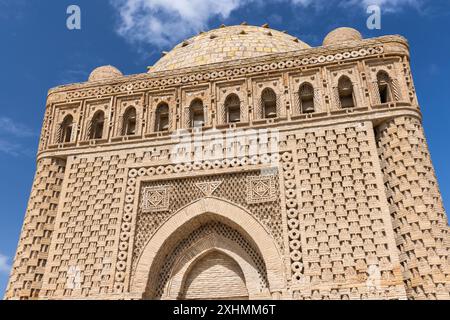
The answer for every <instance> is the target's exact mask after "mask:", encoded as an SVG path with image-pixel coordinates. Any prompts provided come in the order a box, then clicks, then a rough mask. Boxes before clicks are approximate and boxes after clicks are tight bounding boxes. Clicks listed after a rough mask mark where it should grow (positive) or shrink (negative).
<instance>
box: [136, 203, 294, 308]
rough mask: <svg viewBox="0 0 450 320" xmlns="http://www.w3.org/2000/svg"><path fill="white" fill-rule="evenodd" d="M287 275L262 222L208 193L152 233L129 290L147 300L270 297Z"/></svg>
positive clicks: (281, 285) (138, 262) (240, 208)
mask: <svg viewBox="0 0 450 320" xmlns="http://www.w3.org/2000/svg"><path fill="white" fill-rule="evenodd" d="M220 270H221V271H220ZM219 271H220V272H219ZM218 274H220V275H221V276H222V277H223V278H222V279H221V280H222V281H221V283H222V286H221V287H220V288H219V287H217V285H218V284H219V283H220V282H217V281H216V279H217V278H219V277H218V276H217V275H218ZM206 279H209V280H206ZM285 279H286V278H285V275H284V265H283V260H282V258H281V254H280V252H279V249H278V247H277V245H276V244H275V240H274V239H273V238H272V236H271V235H270V234H269V233H268V231H267V230H265V228H264V227H263V226H262V224H261V223H260V222H259V221H257V220H256V219H255V218H254V217H253V216H252V215H251V214H250V213H249V212H248V211H246V210H245V209H243V208H242V207H240V206H238V205H236V204H233V203H230V202H229V201H227V200H222V199H217V198H213V197H209V198H204V199H200V200H197V201H195V202H193V203H191V204H190V205H188V206H186V207H185V208H183V209H181V210H179V211H178V212H177V213H176V214H175V215H174V216H172V217H171V218H170V219H169V220H168V221H167V222H165V224H164V225H162V226H161V228H160V229H159V230H158V231H157V232H156V234H155V235H153V236H152V238H151V239H150V240H149V241H148V243H147V245H146V246H145V248H144V250H143V252H142V254H141V256H140V257H139V258H138V261H137V265H136V269H135V273H134V276H133V278H132V281H131V286H130V293H132V294H133V295H139V294H141V295H142V297H143V298H144V299H246V298H248V299H266V298H270V297H271V292H273V291H277V292H280V291H283V290H284V288H285V281H286V280H285ZM202 283H203V286H202ZM224 283H228V284H229V285H230V287H229V288H228V290H223V289H224V288H226V286H224V285H223V284H224ZM214 288H217V289H214Z"/></svg>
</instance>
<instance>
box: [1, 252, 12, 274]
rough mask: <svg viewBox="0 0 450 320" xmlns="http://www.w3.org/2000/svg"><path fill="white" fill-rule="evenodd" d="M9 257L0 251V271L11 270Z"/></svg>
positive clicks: (7, 271) (6, 271)
mask: <svg viewBox="0 0 450 320" xmlns="http://www.w3.org/2000/svg"><path fill="white" fill-rule="evenodd" d="M8 260H9V258H8V257H7V256H5V255H3V254H1V253H0V273H6V274H8V273H9V272H10V270H11V266H10V265H9V263H8Z"/></svg>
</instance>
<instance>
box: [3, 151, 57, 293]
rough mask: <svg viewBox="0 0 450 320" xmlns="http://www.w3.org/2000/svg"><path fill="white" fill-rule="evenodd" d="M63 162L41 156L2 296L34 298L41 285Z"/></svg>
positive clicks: (55, 211)
mask: <svg viewBox="0 0 450 320" xmlns="http://www.w3.org/2000/svg"><path fill="white" fill-rule="evenodd" d="M65 166H66V162H65V160H61V159H56V158H45V159H41V160H39V161H38V163H37V169H36V175H35V178H34V182H33V187H32V190H31V195H30V200H29V202H28V208H27V211H26V215H25V220H24V223H23V227H22V232H21V236H20V240H19V245H18V248H17V253H16V257H15V259H14V263H13V268H12V271H11V277H10V280H9V284H8V287H7V290H6V294H5V299H22V300H26V299H37V297H38V296H39V291H40V289H41V286H42V278H43V275H44V269H45V265H46V263H47V258H48V250H49V247H50V241H51V236H52V233H53V228H54V221H55V217H56V213H57V207H58V201H59V195H60V191H61V185H62V182H63V179H64V171H65Z"/></svg>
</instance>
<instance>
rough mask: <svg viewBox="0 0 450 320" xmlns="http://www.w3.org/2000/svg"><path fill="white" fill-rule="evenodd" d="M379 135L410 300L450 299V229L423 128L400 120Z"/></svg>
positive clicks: (383, 127) (384, 127) (416, 122)
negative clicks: (449, 233) (449, 241)
mask: <svg viewBox="0 0 450 320" xmlns="http://www.w3.org/2000/svg"><path fill="white" fill-rule="evenodd" d="M377 133H378V138H377V142H378V151H379V154H380V162H381V165H382V169H383V172H384V174H385V184H386V193H387V196H388V201H389V205H390V213H391V216H392V221H393V225H394V231H395V235H396V242H397V246H398V249H399V251H400V261H401V265H402V273H403V277H404V279H405V285H406V289H407V293H408V297H409V298H413V299H449V298H450V296H449V292H450V264H449V259H450V258H449V243H448V237H449V236H448V232H449V228H448V223H447V219H446V216H445V212H444V208H443V205H442V201H441V197H440V193H439V189H438V185H437V181H436V176H435V173H434V170H433V166H432V164H431V159H430V154H429V151H428V147H427V143H426V140H425V136H424V133H423V129H422V125H421V123H420V121H419V120H418V119H416V118H408V117H399V118H395V119H393V120H390V121H388V122H387V123H385V124H383V125H381V126H379V127H378V130H377Z"/></svg>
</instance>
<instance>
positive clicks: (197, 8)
mask: <svg viewBox="0 0 450 320" xmlns="http://www.w3.org/2000/svg"><path fill="white" fill-rule="evenodd" d="M424 1H429V0H342V1H337V0H220V1H218V0H171V1H168V0H110V3H111V4H112V5H113V7H114V8H115V9H116V10H117V12H118V15H119V20H120V21H119V25H118V28H117V32H118V33H119V35H121V36H122V37H124V38H125V39H127V40H128V41H130V42H131V43H138V44H151V45H155V46H157V47H159V48H163V47H169V46H171V45H174V44H175V43H177V42H180V41H181V40H183V39H185V38H186V37H190V36H192V35H194V34H196V33H198V32H199V31H201V30H207V29H209V28H210V26H209V22H210V21H211V19H213V18H220V19H222V20H225V19H227V18H228V17H229V16H230V14H231V13H232V12H233V11H234V10H237V9H239V8H242V7H244V6H246V5H249V4H258V5H264V4H267V3H269V2H289V3H291V4H292V5H296V6H303V7H308V6H315V7H320V6H322V5H324V6H325V5H329V4H330V3H337V4H338V5H343V6H346V7H350V6H351V7H358V8H361V7H363V8H366V7H367V6H369V5H372V4H376V5H379V6H380V7H381V8H382V10H383V12H387V13H392V12H396V11H398V10H400V9H402V8H403V7H406V6H413V7H417V8H418V7H420V4H421V3H422V2H424Z"/></svg>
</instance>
